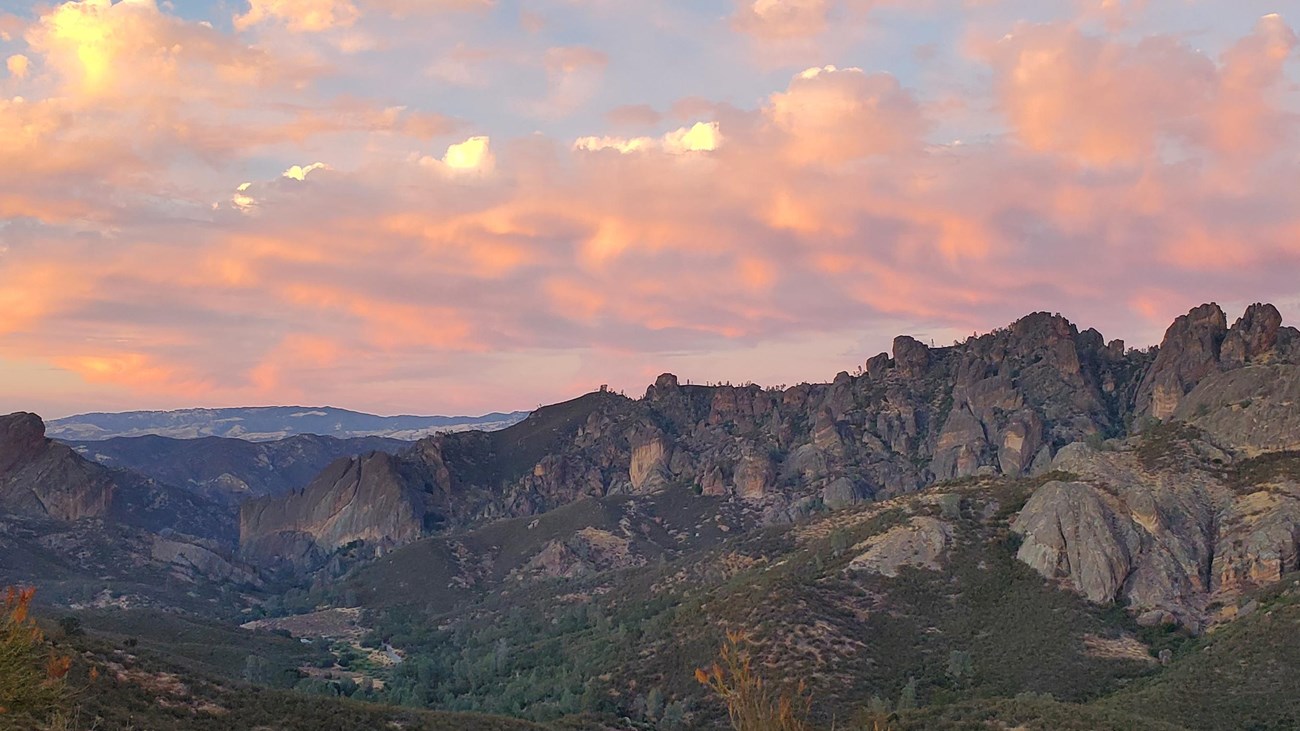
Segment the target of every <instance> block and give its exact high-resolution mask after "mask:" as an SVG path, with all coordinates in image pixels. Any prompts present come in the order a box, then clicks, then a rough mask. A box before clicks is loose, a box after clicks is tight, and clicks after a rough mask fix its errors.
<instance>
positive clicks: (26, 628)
mask: <svg viewBox="0 0 1300 731" xmlns="http://www.w3.org/2000/svg"><path fill="white" fill-rule="evenodd" d="M34 594H35V590H34V589H16V588H13V587H10V588H8V589H6V590H5V592H4V602H3V604H2V605H0V726H3V725H5V724H6V723H8V722H26V723H28V724H35V723H37V722H43V721H45V720H46V719H48V718H50V717H51V716H52V715H54V714H55V713H57V712H59V711H60V710H61V709H62V707H63V705H64V703H65V702H66V701H67V690H66V687H65V685H64V682H63V679H64V676H66V675H67V674H68V669H69V668H70V667H71V664H72V661H71V659H70V658H66V657H62V656H59V655H57V654H55V653H54V652H53V651H52V650H51V649H50V648H49V646H48V645H46V643H45V635H44V634H42V633H41V630H40V629H39V628H38V627H37V626H36V623H35V622H34V621H32V619H31V618H30V617H29V616H28V612H29V610H30V608H31V603H32V596H33V595H34Z"/></svg>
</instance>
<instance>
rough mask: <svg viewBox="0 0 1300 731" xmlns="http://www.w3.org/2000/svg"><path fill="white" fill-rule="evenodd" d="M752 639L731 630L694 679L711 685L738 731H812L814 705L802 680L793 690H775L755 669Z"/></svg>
mask: <svg viewBox="0 0 1300 731" xmlns="http://www.w3.org/2000/svg"><path fill="white" fill-rule="evenodd" d="M749 647H750V641H749V638H748V637H746V636H745V634H744V633H742V632H728V633H727V639H726V642H725V643H723V645H722V649H721V651H720V652H719V661H720V662H715V663H714V664H713V666H712V667H710V668H708V669H707V670H705V669H697V670H696V671H695V679H696V680H698V681H699V682H700V683H702V684H703V685H705V686H708V688H709V689H710V690H712V691H713V692H714V693H715V694H717V696H718V697H719V698H720V699H722V702H723V703H725V704H726V706H727V716H728V717H729V718H730V719H731V727H732V728H734V729H735V730H736V731H811V729H812V726H811V725H809V723H808V721H807V717H808V711H809V708H810V706H811V705H812V699H811V697H809V695H808V692H807V688H806V686H805V685H804V683H803V682H802V681H801V682H800V683H799V685H798V686H797V687H796V688H795V689H794V691H793V692H790V691H788V690H786V691H775V690H773V689H772V687H771V686H769V685H768V684H767V683H766V682H765V681H764V680H763V678H762V677H761V676H759V675H758V674H757V673H756V672H754V668H753V654H752V653H751V652H750V649H749Z"/></svg>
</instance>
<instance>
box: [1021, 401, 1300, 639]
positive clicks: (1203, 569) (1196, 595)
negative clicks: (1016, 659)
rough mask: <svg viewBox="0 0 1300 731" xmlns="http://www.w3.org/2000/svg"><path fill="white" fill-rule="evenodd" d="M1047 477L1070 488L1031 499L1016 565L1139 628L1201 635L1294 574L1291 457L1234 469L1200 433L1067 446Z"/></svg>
mask: <svg viewBox="0 0 1300 731" xmlns="http://www.w3.org/2000/svg"><path fill="white" fill-rule="evenodd" d="M1111 450H1113V451H1111ZM1052 467H1053V469H1056V470H1060V471H1062V472H1067V473H1069V474H1071V475H1074V476H1076V477H1077V480H1076V481H1070V482H1060V481H1058V482H1051V483H1048V484H1046V485H1044V486H1043V487H1042V488H1040V489H1039V490H1037V491H1036V492H1035V493H1034V494H1033V495H1032V496H1031V497H1030V498H1029V501H1028V502H1027V503H1026V504H1025V507H1024V509H1023V510H1022V511H1021V512H1020V514H1019V515H1018V516H1017V518H1016V520H1015V524H1014V530H1015V531H1016V532H1017V533H1020V534H1021V535H1022V536H1023V542H1022V544H1021V546H1020V549H1019V552H1018V557H1019V558H1020V559H1021V560H1022V561H1024V562H1025V563H1027V564H1028V565H1029V566H1030V567H1032V568H1034V569H1035V570H1037V571H1038V572H1039V573H1041V574H1042V575H1043V576H1045V577H1047V578H1050V579H1057V580H1060V581H1062V582H1064V583H1065V584H1066V585H1067V586H1069V587H1070V588H1072V589H1074V590H1076V591H1078V592H1079V593H1080V594H1082V595H1084V596H1085V597H1087V598H1088V599H1090V600H1092V601H1094V602H1098V603H1102V604H1105V603H1110V602H1113V601H1123V602H1124V603H1125V604H1126V605H1127V606H1128V607H1129V609H1130V611H1132V612H1134V613H1135V614H1136V615H1137V616H1138V619H1139V621H1141V622H1144V623H1150V624H1159V623H1163V622H1177V623H1179V624H1182V625H1184V626H1186V627H1189V628H1191V629H1193V630H1197V629H1200V628H1202V627H1204V626H1206V625H1207V624H1211V623H1214V622H1217V621H1220V620H1223V619H1230V618H1231V612H1233V611H1234V610H1235V608H1236V606H1237V603H1238V601H1237V600H1238V599H1239V597H1241V595H1242V594H1243V593H1244V592H1246V591H1248V590H1251V589H1254V588H1257V587H1261V586H1265V585H1267V584H1270V583H1273V582H1275V581H1278V580H1279V579H1280V578H1281V577H1282V575H1283V574H1285V573H1288V572H1291V571H1296V570H1300V558H1298V555H1300V551H1298V550H1297V549H1298V548H1300V458H1297V457H1296V456H1294V455H1293V454H1281V455H1272V456H1270V457H1268V458H1267V459H1266V461H1265V462H1263V463H1261V462H1259V461H1258V459H1242V460H1237V461H1234V460H1233V459H1232V457H1231V455H1230V454H1229V453H1227V452H1224V451H1222V450H1220V449H1219V448H1218V447H1217V446H1215V445H1214V444H1213V443H1211V442H1209V441H1207V440H1206V439H1205V438H1204V435H1203V434H1202V433H1200V432H1197V431H1196V430H1194V429H1190V428H1186V427H1177V426H1166V427H1161V428H1158V429H1156V430H1155V431H1153V432H1152V433H1150V434H1144V435H1143V436H1142V437H1141V438H1138V439H1134V440H1130V441H1129V442H1126V443H1122V444H1119V445H1111V447H1110V448H1109V450H1108V451H1096V450H1093V449H1091V448H1089V447H1087V446H1086V445H1083V444H1074V445H1070V446H1069V447H1067V448H1065V449H1063V450H1061V452H1060V453H1059V454H1058V455H1057V457H1056V459H1055V460H1054V461H1053V463H1052Z"/></svg>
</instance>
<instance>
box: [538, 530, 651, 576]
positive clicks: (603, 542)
mask: <svg viewBox="0 0 1300 731" xmlns="http://www.w3.org/2000/svg"><path fill="white" fill-rule="evenodd" d="M645 563H646V559H645V556H642V555H640V554H638V553H636V552H635V551H634V550H633V548H632V543H631V541H629V540H628V539H627V538H625V537H623V536H619V535H615V534H613V533H610V532H609V531H605V530H601V529H599V528H591V527H587V528H583V529H581V530H579V531H577V532H576V533H574V534H573V535H572V536H569V537H568V538H567V539H564V540H560V539H556V540H552V541H548V542H547V543H546V545H545V546H543V547H542V550H540V551H538V552H537V554H536V555H534V556H533V557H532V558H530V559H529V560H528V562H527V563H525V564H524V565H523V566H522V567H520V568H519V569H518V570H517V571H516V572H515V573H514V575H515V578H517V579H527V578H574V577H578V576H584V575H587V574H593V573H598V572H601V571H609V570H612V569H625V568H630V567H633V566H644V565H645Z"/></svg>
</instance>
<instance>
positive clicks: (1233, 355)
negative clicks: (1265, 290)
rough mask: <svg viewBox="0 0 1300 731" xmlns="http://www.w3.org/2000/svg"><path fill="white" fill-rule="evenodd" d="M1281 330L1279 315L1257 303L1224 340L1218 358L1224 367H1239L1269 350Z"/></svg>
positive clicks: (1247, 311) (1238, 321) (1269, 306)
mask: <svg viewBox="0 0 1300 731" xmlns="http://www.w3.org/2000/svg"><path fill="white" fill-rule="evenodd" d="M1281 328H1282V313H1280V312H1278V311H1277V308H1276V307H1274V306H1273V305H1270V304H1262V303H1259V302H1256V303H1255V304H1253V305H1251V306H1250V307H1248V308H1246V313H1245V314H1243V315H1242V316H1241V318H1240V319H1238V320H1237V322H1235V323H1233V325H1232V329H1231V330H1229V331H1228V333H1227V335H1226V336H1224V338H1223V343H1222V345H1221V346H1220V353H1219V354H1220V358H1221V360H1222V361H1223V365H1224V367H1225V368H1240V367H1241V366H1244V365H1245V364H1246V363H1248V362H1250V361H1252V360H1254V359H1255V358H1258V357H1259V356H1261V355H1263V354H1264V353H1267V352H1268V351H1270V350H1272V349H1273V347H1274V346H1275V345H1277V340H1278V331H1279V330H1280V329H1281Z"/></svg>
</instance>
